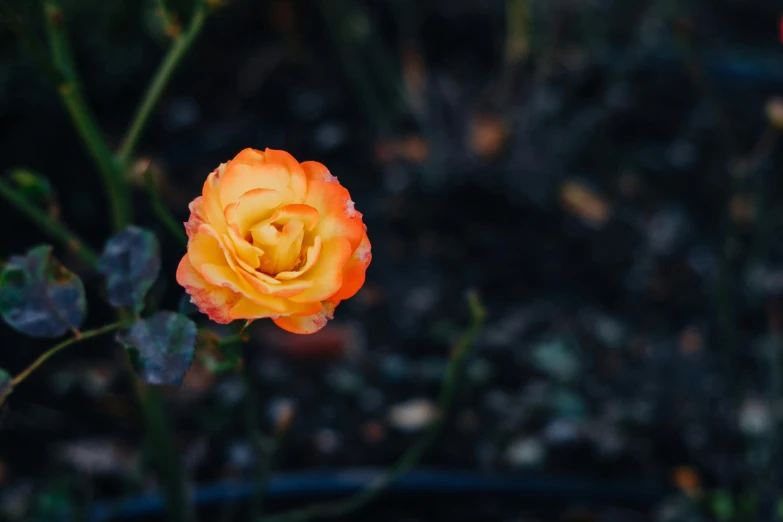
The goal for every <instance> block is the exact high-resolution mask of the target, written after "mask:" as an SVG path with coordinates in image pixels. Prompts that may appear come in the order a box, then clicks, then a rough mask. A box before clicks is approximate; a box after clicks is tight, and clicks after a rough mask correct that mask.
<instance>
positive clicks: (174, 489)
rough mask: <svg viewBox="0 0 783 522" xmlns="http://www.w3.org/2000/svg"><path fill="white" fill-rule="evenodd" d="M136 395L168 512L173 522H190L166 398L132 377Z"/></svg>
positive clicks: (183, 479) (180, 463)
mask: <svg viewBox="0 0 783 522" xmlns="http://www.w3.org/2000/svg"><path fill="white" fill-rule="evenodd" d="M133 376H134V379H135V381H136V382H135V385H136V395H137V397H138V399H139V402H140V404H141V408H142V412H143V413H144V421H145V426H146V427H147V440H148V442H149V445H150V449H151V451H152V456H153V461H154V464H155V467H156V468H157V472H158V477H159V479H160V482H161V487H162V488H163V491H164V492H165V498H166V510H167V511H168V520H169V521H170V522H186V521H187V520H188V495H187V491H186V488H185V475H184V472H183V469H182V462H181V460H180V458H179V452H178V451H177V448H176V447H175V445H174V437H173V436H172V432H171V428H170V427H169V424H168V419H167V417H166V411H165V410H164V408H163V398H162V397H161V396H160V393H159V392H158V390H157V389H155V388H154V387H152V386H147V385H146V384H145V383H143V382H142V381H140V380H139V379H138V377H136V374H135V373H133Z"/></svg>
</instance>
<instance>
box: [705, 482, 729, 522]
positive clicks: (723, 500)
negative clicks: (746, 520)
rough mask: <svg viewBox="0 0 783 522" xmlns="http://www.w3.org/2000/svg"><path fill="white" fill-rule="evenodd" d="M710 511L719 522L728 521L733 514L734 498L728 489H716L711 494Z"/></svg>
mask: <svg viewBox="0 0 783 522" xmlns="http://www.w3.org/2000/svg"><path fill="white" fill-rule="evenodd" d="M710 504H711V506H712V513H713V514H714V515H715V518H716V520H718V521H719V522H728V521H729V520H731V519H732V517H733V516H734V500H733V499H732V498H731V494H730V493H729V492H728V491H724V490H720V489H719V490H717V491H715V492H714V493H713V494H712V502H711V503H710Z"/></svg>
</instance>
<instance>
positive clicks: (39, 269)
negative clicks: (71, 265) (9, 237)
mask: <svg viewBox="0 0 783 522" xmlns="http://www.w3.org/2000/svg"><path fill="white" fill-rule="evenodd" d="M86 309H87V300H86V298H85V296H84V285H82V281H81V279H79V277H78V276H76V275H75V274H74V273H73V272H71V271H69V270H68V269H66V268H65V267H64V266H62V265H61V264H60V263H59V262H58V261H57V260H56V259H54V258H53V257H52V247H50V246H48V245H41V246H37V247H35V248H32V249H30V250H29V251H28V252H27V254H25V255H24V256H13V257H11V259H10V260H9V262H8V263H7V264H6V265H5V266H4V267H3V269H2V272H0V315H2V317H3V319H4V320H5V322H7V323H8V324H9V325H10V326H11V327H12V328H14V329H15V330H18V331H20V332H22V333H24V334H27V335H31V336H33V337H59V336H61V335H62V334H64V333H65V332H67V331H68V330H78V329H79V327H81V325H82V323H83V322H84V315H85V312H86Z"/></svg>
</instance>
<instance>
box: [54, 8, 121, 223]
mask: <svg viewBox="0 0 783 522" xmlns="http://www.w3.org/2000/svg"><path fill="white" fill-rule="evenodd" d="M44 12H45V16H44V18H45V21H46V31H47V34H48V36H49V46H50V48H51V54H52V59H53V61H54V66H55V67H56V69H57V70H58V71H59V73H60V74H61V75H62V80H63V81H62V83H60V84H59V85H58V86H57V92H58V93H59V94H60V98H61V99H62V101H63V104H64V105H65V108H66V109H67V110H68V114H70V116H71V120H73V124H74V126H75V127H76V130H77V131H78V132H79V135H80V136H81V138H82V140H83V141H84V144H85V145H86V147H87V150H88V151H89V153H90V155H91V156H92V159H93V160H94V161H95V164H96V165H97V166H98V170H99V171H100V173H101V176H102V177H103V184H104V187H105V190H106V195H107V197H108V199H109V203H110V205H111V211H112V223H113V225H114V229H115V230H120V229H122V228H124V227H125V226H126V225H127V224H128V223H129V222H130V218H131V204H130V192H129V191H128V190H127V187H126V182H125V178H124V177H123V174H122V171H121V170H120V168H119V164H118V163H117V161H116V159H115V158H114V155H113V154H112V152H111V150H110V149H109V146H108V145H107V144H106V140H105V138H104V136H103V132H102V131H101V129H100V127H99V126H98V124H97V122H96V121H95V117H94V116H93V114H92V112H91V111H90V109H89V107H87V103H86V102H85V100H84V97H83V95H82V92H81V87H80V86H79V80H78V76H77V74H76V67H75V66H74V63H73V57H72V56H71V50H70V46H69V45H68V38H67V35H66V32H65V24H64V21H63V18H64V17H63V12H62V10H61V9H60V7H59V6H58V5H57V3H56V2H55V0H47V1H46V3H45V4H44Z"/></svg>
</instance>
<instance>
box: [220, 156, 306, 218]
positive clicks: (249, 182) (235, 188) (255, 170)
mask: <svg viewBox="0 0 783 522" xmlns="http://www.w3.org/2000/svg"><path fill="white" fill-rule="evenodd" d="M290 181H291V175H290V174H289V173H288V170H286V168H285V167H284V166H283V165H279V164H275V163H261V164H258V165H246V164H244V163H239V164H234V163H233V162H232V163H229V165H228V167H227V168H226V173H225V174H224V175H223V178H222V179H221V181H220V201H221V203H222V204H223V206H224V207H225V206H226V205H230V204H231V203H236V202H237V201H238V200H239V198H240V196H242V195H244V194H246V193H247V192H250V191H251V190H255V189H270V190H274V191H276V192H277V193H278V194H279V195H280V197H281V198H282V200H283V202H285V203H290V202H292V201H293V199H294V197H293V191H292V190H291V189H290V188H289V186H288V184H289V182H290Z"/></svg>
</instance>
